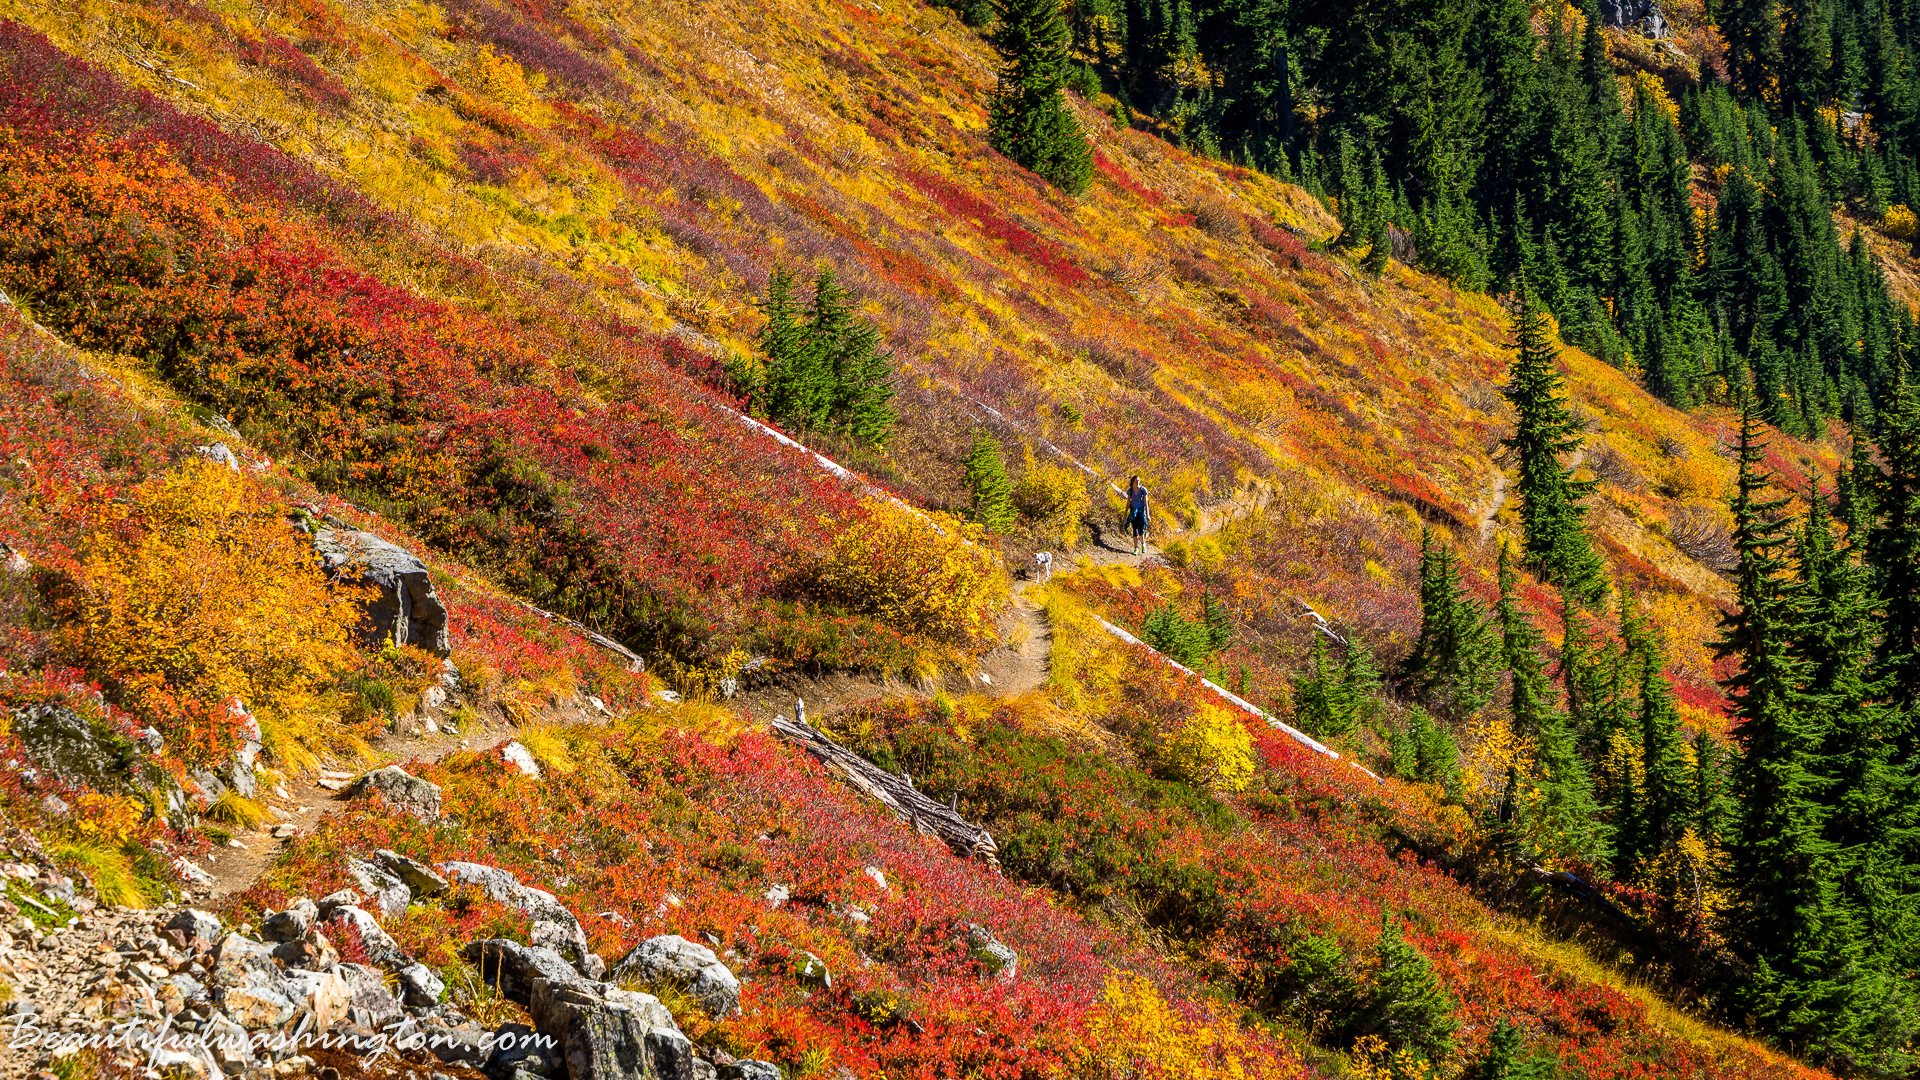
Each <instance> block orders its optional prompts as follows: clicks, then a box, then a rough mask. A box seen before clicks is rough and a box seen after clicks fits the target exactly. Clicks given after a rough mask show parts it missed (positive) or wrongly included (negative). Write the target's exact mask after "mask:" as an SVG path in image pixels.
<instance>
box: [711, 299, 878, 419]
mask: <svg viewBox="0 0 1920 1080" xmlns="http://www.w3.org/2000/svg"><path fill="white" fill-rule="evenodd" d="M794 281H795V277H794V274H793V273H792V271H789V270H786V269H783V268H778V267H776V268H775V269H774V272H773V276H772V278H771V279H770V280H769V281H768V283H767V297H766V299H765V300H764V301H763V302H762V303H761V308H762V310H764V311H765V312H766V315H767V322H766V325H764V326H762V327H761V328H760V332H759V334H757V335H756V336H755V338H754V346H755V349H756V351H757V352H758V353H759V362H758V363H755V364H747V365H736V366H733V367H732V368H731V374H732V377H733V379H734V382H735V383H736V385H738V386H739V387H740V388H741V389H742V390H743V391H744V392H745V394H746V396H747V398H748V400H749V401H750V403H751V404H752V407H753V408H754V410H755V411H757V412H760V413H761V414H762V415H765V416H768V417H771V418H772V419H774V420H775V421H777V422H779V423H782V424H788V425H791V426H793V427H798V428H810V429H814V430H832V431H838V432H841V433H844V434H848V435H851V436H853V437H854V438H856V439H859V440H860V441H862V442H865V443H869V444H872V445H875V446H878V445H881V444H883V443H885V442H886V440H887V437H888V435H890V434H891V433H892V431H893V423H894V420H895V414H894V411H893V406H892V404H891V402H892V400H893V393H894V391H893V360H892V356H891V354H889V353H885V352H882V351H880V348H879V341H880V332H879V330H877V329H876V328H875V327H874V326H873V324H872V323H870V322H868V321H867V320H865V319H863V318H860V317H859V315H858V314H856V313H855V312H854V310H853V303H852V298H851V297H850V296H849V295H848V294H847V291H846V290H845V289H844V288H842V287H841V286H840V285H839V283H838V282H836V281H835V280H834V277H833V272H832V271H830V270H822V271H821V272H820V274H819V276H818V277H817V278H816V279H815V280H814V290H813V299H812V300H811V301H810V302H809V303H808V305H807V308H806V310H805V311H804V312H802V311H801V310H800V308H799V306H798V304H797V303H796V302H795V299H794Z"/></svg>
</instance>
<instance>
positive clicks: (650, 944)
mask: <svg viewBox="0 0 1920 1080" xmlns="http://www.w3.org/2000/svg"><path fill="white" fill-rule="evenodd" d="M816 962H817V961H816ZM820 970H821V972H823V973H824V972H825V971H826V965H825V964H821V965H820ZM613 978H614V981H615V982H621V983H624V982H628V981H639V982H643V983H648V984H651V985H655V986H658V985H662V984H667V985H673V986H678V987H681V988H683V989H685V990H686V992H687V993H688V994H690V995H692V996H693V998H694V1000H696V1001H698V1002H699V1003H700V1007H701V1008H703V1009H705V1010H706V1011H707V1014H708V1015H709V1016H712V1017H713V1018H715V1019H719V1018H721V1017H724V1016H727V1015H728V1014H730V1013H732V1012H733V1011H734V1010H735V1009H737V1008H739V1007H740V980H739V979H737V978H735V977H734V974H733V972H732V971H730V970H728V968H727V965H725V964H723V963H721V962H720V958H719V957H717V956H715V955H713V950H712V949H709V948H707V947H706V946H704V945H696V944H694V943H693V942H691V941H688V940H687V939H686V938H683V937H680V936H679V935H678V934H662V935H661V936H659V937H654V938H648V939H647V940H645V941H643V942H641V943H640V944H638V945H636V946H634V948H633V951H632V952H629V953H628V954H627V955H626V957H625V958H624V959H622V960H621V961H620V963H619V964H618V965H616V966H615V967H614V969H613Z"/></svg>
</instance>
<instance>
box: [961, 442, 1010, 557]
mask: <svg viewBox="0 0 1920 1080" xmlns="http://www.w3.org/2000/svg"><path fill="white" fill-rule="evenodd" d="M962 480H963V482H964V483H965V484H966V485H967V496H968V500H969V503H968V510H969V512H970V513H971V514H972V516H973V520H975V521H977V522H979V523H980V524H982V525H984V526H986V527H987V529H988V530H989V531H992V532H996V533H1004V532H1006V531H1007V530H1009V529H1011V528H1013V520H1014V516H1015V513H1014V507H1013V481H1011V480H1009V479H1007V463H1006V461H1005V460H1004V459H1003V458H1002V457H1001V455H1000V442H999V440H997V439H995V438H994V437H993V436H991V435H988V434H986V433H985V432H981V433H980V434H978V435H975V436H974V438H973V446H972V448H971V449H969V450H968V451H967V460H966V467H965V471H964V472H963V473H962Z"/></svg>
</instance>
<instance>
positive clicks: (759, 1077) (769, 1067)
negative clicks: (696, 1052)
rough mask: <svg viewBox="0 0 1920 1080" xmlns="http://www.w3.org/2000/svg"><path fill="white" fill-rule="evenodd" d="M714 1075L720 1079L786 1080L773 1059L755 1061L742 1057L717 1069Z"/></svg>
mask: <svg viewBox="0 0 1920 1080" xmlns="http://www.w3.org/2000/svg"><path fill="white" fill-rule="evenodd" d="M714 1075H715V1076H717V1077H718V1078H719V1080H785V1078H784V1077H783V1076H782V1075H781V1072H780V1066H778V1065H775V1064H774V1063H773V1062H771V1061H755V1060H754V1059H752V1058H742V1059H740V1060H739V1061H736V1062H733V1063H732V1064H730V1065H722V1066H720V1068H719V1069H717V1070H715V1073H714Z"/></svg>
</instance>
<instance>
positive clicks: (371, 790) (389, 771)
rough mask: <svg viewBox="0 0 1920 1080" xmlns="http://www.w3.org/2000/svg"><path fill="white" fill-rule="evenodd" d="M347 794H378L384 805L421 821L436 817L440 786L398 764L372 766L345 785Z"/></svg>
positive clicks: (432, 820) (430, 820) (438, 813)
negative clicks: (370, 769)
mask: <svg viewBox="0 0 1920 1080" xmlns="http://www.w3.org/2000/svg"><path fill="white" fill-rule="evenodd" d="M347 794H348V795H368V794H372V795H378V796H379V797H380V798H382V799H385V800H386V801H387V804H388V805H390V806H392V807H393V808H394V809H396V810H399V811H402V812H404V813H408V814H412V815H413V816H414V817H416V818H419V819H420V820H421V821H424V822H429V823H430V822H434V821H438V820H439V819H440V785H438V784H435V783H433V782H431V781H428V780H422V779H420V778H419V777H417V776H414V775H413V774H412V773H409V772H407V770H405V769H402V768H401V767H400V766H398V765H389V766H387V767H386V768H384V769H375V770H373V771H372V772H370V773H367V774H365V775H363V776H361V777H360V778H359V779H357V780H355V781H354V782H353V783H352V784H350V785H349V786H348V787H347Z"/></svg>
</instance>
